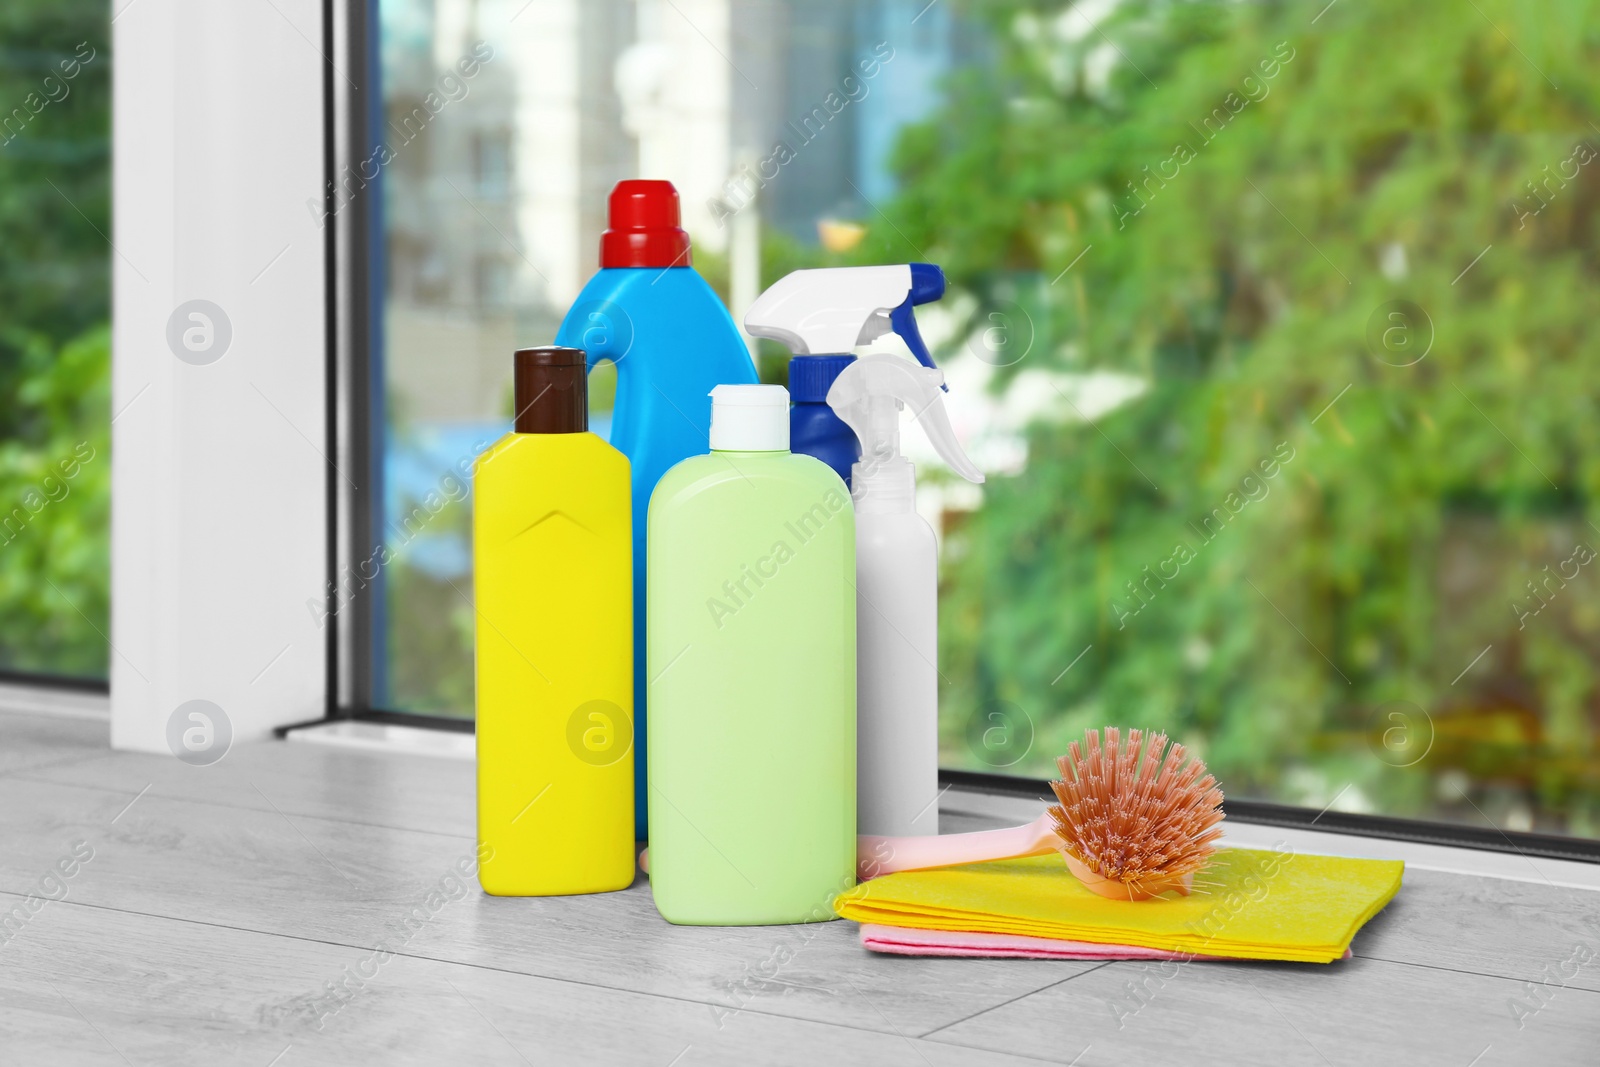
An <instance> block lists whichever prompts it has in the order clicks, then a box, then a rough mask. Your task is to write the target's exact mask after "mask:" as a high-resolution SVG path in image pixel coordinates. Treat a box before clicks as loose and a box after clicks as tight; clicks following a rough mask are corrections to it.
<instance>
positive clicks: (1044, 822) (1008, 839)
mask: <svg viewBox="0 0 1600 1067" xmlns="http://www.w3.org/2000/svg"><path fill="white" fill-rule="evenodd" d="M1056 842H1057V838H1056V835H1055V831H1054V830H1053V829H1051V825H1050V813H1049V812H1046V813H1045V814H1043V815H1041V816H1039V817H1038V818H1037V819H1035V820H1034V821H1033V822H1031V823H1029V824H1028V825H1026V826H1011V827H1007V828H1006V829H1004V830H980V831H978V832H977V833H971V834H939V835H929V836H927V837H874V836H871V835H868V834H862V835H861V836H860V837H857V838H856V877H857V878H859V879H860V880H861V881H863V882H865V881H867V880H868V879H869V878H877V877H878V876H879V875H884V874H893V873H894V872H896V871H920V870H922V869H923V868H926V867H949V866H953V865H954V864H958V863H982V862H983V861H985V860H1004V859H1014V858H1016V857H1018V856H1042V855H1044V854H1045V853H1046V852H1054V851H1055V850H1056Z"/></svg>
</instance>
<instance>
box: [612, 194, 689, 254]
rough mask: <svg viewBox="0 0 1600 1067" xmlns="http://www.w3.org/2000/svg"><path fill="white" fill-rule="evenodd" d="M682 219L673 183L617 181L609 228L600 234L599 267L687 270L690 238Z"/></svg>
mask: <svg viewBox="0 0 1600 1067" xmlns="http://www.w3.org/2000/svg"><path fill="white" fill-rule="evenodd" d="M680 218H681V216H680V215H679V213H678V190H676V189H674V188H673V187H672V183H671V182H663V181H644V180H640V179H634V180H630V181H625V182H618V183H617V187H616V188H615V189H613V190H611V201H610V221H609V225H610V229H608V230H606V232H605V233H602V234H601V235H600V266H602V267H687V266H688V265H689V235H688V234H687V233H685V232H684V230H683V227H682V226H680V225H679V224H678V223H679V221H680Z"/></svg>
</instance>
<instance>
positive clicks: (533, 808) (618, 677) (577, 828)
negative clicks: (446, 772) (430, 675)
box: [472, 348, 634, 896]
mask: <svg viewBox="0 0 1600 1067" xmlns="http://www.w3.org/2000/svg"><path fill="white" fill-rule="evenodd" d="M515 395H516V406H517V416H516V421H515V429H514V431H513V432H512V433H508V434H506V435H505V436H504V437H502V438H501V439H500V440H499V441H497V442H495V444H494V446H493V447H491V448H490V449H489V450H488V451H486V452H484V453H483V455H481V456H480V457H479V458H478V462H477V465H476V467H475V469H474V473H473V515H472V556H473V586H474V589H475V592H476V603H477V612H476V615H477V618H476V629H477V684H478V722H477V730H478V844H479V854H480V855H481V856H483V857H484V858H483V860H482V863H481V865H480V867H479V868H478V881H479V882H480V883H481V884H482V885H483V888H484V891H485V892H487V893H491V894H494V895H495V896H553V895H559V894H566V893H600V892H605V891H608V890H613V889H624V888H626V887H627V886H629V885H631V884H632V882H633V876H634V828H633V564H632V555H631V553H632V525H631V505H630V503H629V499H630V498H629V475H628V460H627V458H626V457H624V456H623V455H622V453H620V452H618V451H617V450H616V449H614V448H612V447H611V446H610V445H608V444H606V443H605V442H604V441H602V440H601V439H600V438H598V437H596V436H595V435H594V434H592V433H589V432H588V414H587V404H588V396H587V389H586V385H585V378H584V354H583V352H582V351H581V350H580V349H576V348H530V349H523V350H521V351H519V352H517V354H516V387H515Z"/></svg>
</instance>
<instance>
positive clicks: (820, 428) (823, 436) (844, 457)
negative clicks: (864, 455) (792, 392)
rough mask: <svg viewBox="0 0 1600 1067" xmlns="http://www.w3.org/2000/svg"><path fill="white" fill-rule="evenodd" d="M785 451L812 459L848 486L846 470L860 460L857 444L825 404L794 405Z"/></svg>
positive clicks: (841, 421) (807, 403)
mask: <svg viewBox="0 0 1600 1067" xmlns="http://www.w3.org/2000/svg"><path fill="white" fill-rule="evenodd" d="M789 450H790V451H791V452H794V453H796V454H798V455H805V456H815V457H816V458H817V459H820V460H822V462H824V463H826V464H827V465H828V466H830V467H832V468H833V472H834V473H835V474H837V475H838V476H839V477H840V478H842V479H844V484H845V485H847V486H848V485H849V484H850V468H851V466H852V465H853V464H854V463H855V462H856V460H858V459H860V458H861V442H860V441H858V440H856V435H855V431H854V430H852V429H850V427H849V426H847V425H845V423H844V421H843V420H841V419H840V418H839V416H837V415H835V414H834V413H833V409H832V408H831V407H829V406H828V405H827V403H825V402H824V403H820V404H819V403H816V402H814V401H811V402H805V403H796V404H795V405H794V406H793V407H792V408H790V409H789Z"/></svg>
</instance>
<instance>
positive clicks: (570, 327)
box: [555, 180, 854, 840]
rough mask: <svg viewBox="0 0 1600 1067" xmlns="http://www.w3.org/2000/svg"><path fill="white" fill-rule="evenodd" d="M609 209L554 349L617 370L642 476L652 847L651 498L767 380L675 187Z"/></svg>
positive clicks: (630, 193) (638, 705)
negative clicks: (722, 415)
mask: <svg viewBox="0 0 1600 1067" xmlns="http://www.w3.org/2000/svg"><path fill="white" fill-rule="evenodd" d="M609 209H610V219H609V224H608V226H609V228H608V229H607V230H606V232H605V233H603V234H601V236H600V270H599V271H598V272H597V273H596V274H595V276H594V277H593V278H590V279H589V284H587V285H585V286H584V287H583V291H582V292H581V293H579V294H578V299H577V300H576V301H575V302H574V303H573V305H572V309H571V310H570V311H568V312H567V316H566V318H565V319H563V320H562V323H561V328H560V329H559V330H558V331H557V332H556V339H555V343H556V344H557V345H564V346H569V347H572V348H581V349H583V350H584V352H585V353H586V354H587V361H588V367H589V369H590V370H591V371H592V370H593V369H594V367H595V364H597V363H599V362H600V361H601V360H606V359H609V360H611V361H612V362H613V363H615V364H616V369H617V399H616V407H615V408H614V409H613V411H612V416H611V438H610V440H611V445H612V447H614V448H616V449H617V450H618V451H619V452H621V453H622V454H623V455H625V456H627V457H628V463H629V464H630V465H631V467H632V471H633V486H632V490H633V737H634V746H635V747H634V754H633V767H634V793H633V795H634V819H635V823H634V833H635V836H636V837H637V838H638V839H640V840H643V839H644V838H645V836H646V834H647V832H648V831H647V829H646V828H647V827H648V826H649V825H650V824H649V822H648V819H647V815H646V813H647V811H648V803H649V796H650V792H649V788H648V782H647V781H646V778H645V769H646V767H648V765H649V761H648V760H647V759H646V747H645V746H646V743H647V742H646V729H645V727H646V710H647V709H646V707H645V693H646V691H647V690H648V688H649V683H650V679H649V678H648V677H647V676H646V674H645V648H646V641H645V619H646V617H647V612H646V610H645V559H646V551H645V531H646V529H647V528H648V527H647V524H646V520H647V517H648V516H647V512H648V509H649V505H650V494H651V492H652V491H654V489H655V487H656V482H657V481H659V480H660V479H661V476H662V475H663V474H665V473H666V472H667V470H668V468H670V467H672V466H673V465H675V464H677V463H679V462H680V461H682V460H685V459H688V458H689V457H690V456H698V455H701V454H703V453H704V452H705V451H706V441H707V440H708V436H709V434H710V432H711V396H710V393H711V390H712V389H713V388H714V387H716V386H718V385H753V384H755V382H756V369H755V365H754V364H753V363H751V362H750V353H749V350H748V349H746V348H745V344H744V338H743V337H741V336H740V334H739V329H738V327H736V326H735V325H734V324H733V319H732V317H730V316H729V314H728V310H727V308H725V307H723V305H722V301H721V300H720V299H718V297H717V294H716V293H715V292H713V291H712V289H711V287H710V286H709V285H707V284H706V281H705V279H704V278H702V277H700V275H699V274H698V273H697V272H696V271H695V269H694V268H693V267H692V266H690V262H689V235H688V234H687V233H685V232H684V230H683V229H682V227H681V226H680V225H679V220H680V214H679V208H678V191H677V190H676V189H675V188H673V186H672V183H671V182H666V181H637V180H635V181H623V182H618V183H617V186H616V188H615V189H613V190H612V191H611V199H610V202H609ZM824 392H826V390H824ZM824 406H826V405H824ZM845 432H846V433H849V432H850V431H849V429H848V428H846V431H845ZM851 439H852V440H854V437H852V438H851Z"/></svg>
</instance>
